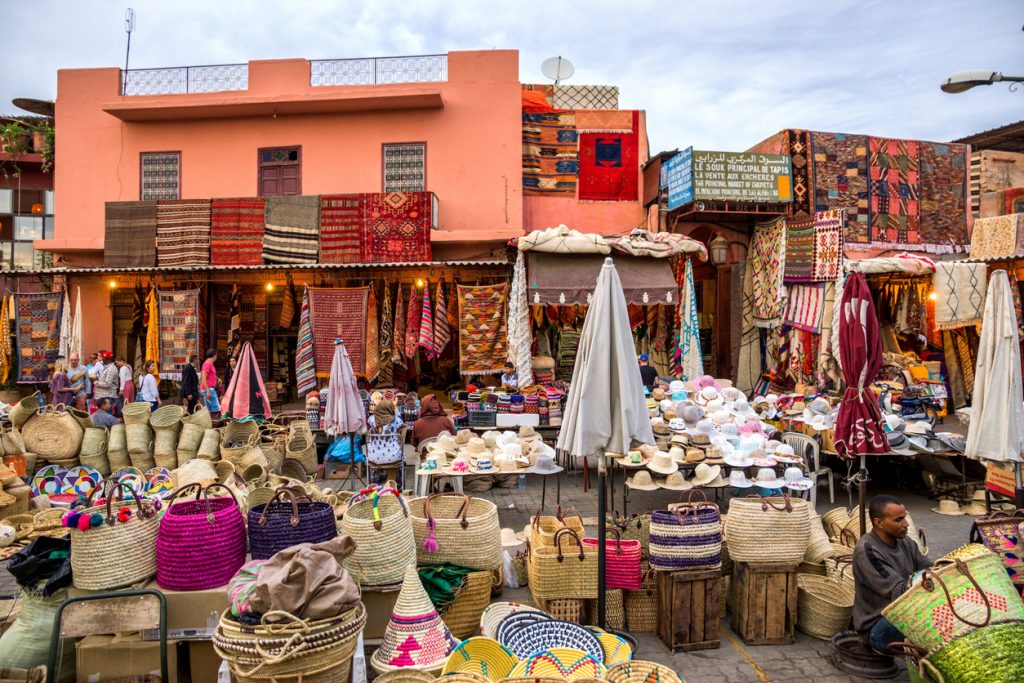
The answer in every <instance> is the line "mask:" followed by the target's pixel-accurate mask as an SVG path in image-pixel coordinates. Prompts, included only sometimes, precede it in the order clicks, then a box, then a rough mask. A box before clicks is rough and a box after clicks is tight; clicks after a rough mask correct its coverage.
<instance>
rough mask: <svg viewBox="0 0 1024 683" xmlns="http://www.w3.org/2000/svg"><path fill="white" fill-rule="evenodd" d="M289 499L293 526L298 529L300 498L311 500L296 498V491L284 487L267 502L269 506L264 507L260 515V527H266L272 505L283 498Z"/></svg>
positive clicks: (275, 492) (306, 497)
mask: <svg viewBox="0 0 1024 683" xmlns="http://www.w3.org/2000/svg"><path fill="white" fill-rule="evenodd" d="M285 497H287V498H288V499H289V501H290V502H291V504H292V517H291V525H292V526H293V527H296V526H298V525H299V498H305V499H306V500H309V497H308V496H296V495H295V491H293V490H292V489H290V488H288V487H287V486H282V487H281V488H279V489H277V490H276V491H274V497H273V498H271V499H270V500H269V501H267V504H266V505H264V506H263V512H261V513H260V519H259V525H260V526H266V524H267V511H268V510H270V505H271V504H272V503H274V502H275V501H278V500H279V499H281V498H285Z"/></svg>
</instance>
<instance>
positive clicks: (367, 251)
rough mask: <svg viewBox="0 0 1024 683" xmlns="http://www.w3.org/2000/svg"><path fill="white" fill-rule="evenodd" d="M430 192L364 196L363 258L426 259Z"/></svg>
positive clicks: (389, 260)
mask: <svg viewBox="0 0 1024 683" xmlns="http://www.w3.org/2000/svg"><path fill="white" fill-rule="evenodd" d="M432 204H433V200H432V194H431V193H430V192H374V193H371V194H368V195H366V196H365V198H364V200H363V226H364V230H365V234H364V235H363V259H362V260H363V262H364V263H402V262H410V261H413V262H428V261H430V260H431V259H432V255H431V250H430V230H431V223H432V221H433V208H432Z"/></svg>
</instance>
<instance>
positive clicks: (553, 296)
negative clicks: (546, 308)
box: [527, 252, 679, 305]
mask: <svg viewBox="0 0 1024 683" xmlns="http://www.w3.org/2000/svg"><path fill="white" fill-rule="evenodd" d="M605 258H606V257H605V256H602V255H601V254H545V253H540V252H531V253H530V254H529V261H528V262H527V281H528V283H529V287H528V295H527V297H528V299H529V301H530V303H531V304H556V305H557V304H587V303H589V302H590V296H591V294H592V293H593V291H594V286H595V285H596V284H597V276H598V274H600V272H601V266H602V265H603V264H604V259H605ZM611 258H612V259H613V260H614V261H615V269H616V270H617V271H618V273H619V279H620V280H622V289H623V291H624V292H625V294H626V302H627V303H631V304H658V303H661V304H676V303H678V295H679V293H678V287H676V280H675V277H673V275H672V268H671V266H670V265H669V263H668V261H667V260H666V259H657V258H651V257H638V256H626V255H624V254H613V255H612V257H611Z"/></svg>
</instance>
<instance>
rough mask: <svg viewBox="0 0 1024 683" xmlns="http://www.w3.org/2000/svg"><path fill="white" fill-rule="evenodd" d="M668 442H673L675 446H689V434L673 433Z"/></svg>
mask: <svg viewBox="0 0 1024 683" xmlns="http://www.w3.org/2000/svg"><path fill="white" fill-rule="evenodd" d="M668 442H669V443H670V444H674V445H676V446H689V445H690V435H689V434H673V435H672V438H671V439H669V440H668Z"/></svg>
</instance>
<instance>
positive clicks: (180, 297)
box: [157, 289, 200, 382]
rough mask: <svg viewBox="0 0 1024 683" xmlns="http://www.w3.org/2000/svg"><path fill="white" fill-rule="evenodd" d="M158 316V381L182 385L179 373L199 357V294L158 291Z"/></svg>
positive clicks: (190, 291) (195, 290) (195, 292)
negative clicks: (189, 358) (159, 379)
mask: <svg viewBox="0 0 1024 683" xmlns="http://www.w3.org/2000/svg"><path fill="white" fill-rule="evenodd" d="M157 310H158V311H159V312H160V322H159V324H160V377H161V378H162V379H170V380H174V381H175V382H180V381H181V369H182V368H183V367H184V366H185V365H186V364H187V363H188V357H189V356H191V355H192V354H196V355H199V353H200V350H199V338H200V319H199V290H198V289H186V290H180V291H167V290H158V291H157Z"/></svg>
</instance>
